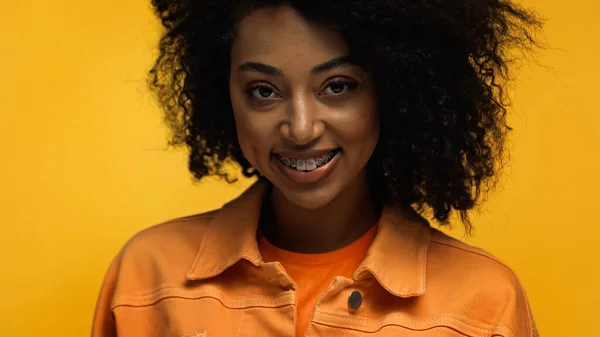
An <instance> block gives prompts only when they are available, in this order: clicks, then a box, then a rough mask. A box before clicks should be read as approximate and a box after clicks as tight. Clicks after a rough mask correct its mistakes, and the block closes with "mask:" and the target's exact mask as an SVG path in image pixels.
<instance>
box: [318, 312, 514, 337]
mask: <svg viewBox="0 0 600 337" xmlns="http://www.w3.org/2000/svg"><path fill="white" fill-rule="evenodd" d="M317 312H318V313H319V314H320V315H323V316H330V317H333V318H340V319H344V320H349V321H355V322H360V321H362V322H363V323H362V324H357V325H355V326H351V327H347V328H350V329H359V330H361V327H362V329H364V330H366V329H365V327H366V326H367V325H369V326H372V327H375V329H373V328H371V329H369V331H371V330H374V331H379V330H381V329H382V328H383V327H385V326H389V325H398V326H403V327H406V328H409V329H416V327H414V326H413V327H411V326H409V325H406V324H401V323H398V322H392V319H390V318H401V319H403V320H405V321H407V322H412V323H421V324H423V325H425V326H426V327H425V328H420V329H418V330H423V329H430V328H434V327H442V326H446V327H450V328H453V329H456V330H458V331H460V332H461V333H464V332H465V331H462V330H461V329H460V327H459V326H457V324H455V323H452V321H455V322H458V323H460V324H462V325H464V326H467V327H469V328H471V329H473V330H476V331H479V332H481V333H483V334H484V335H480V336H482V337H483V336H485V334H488V333H494V332H498V331H501V332H506V333H508V336H507V337H509V336H510V337H513V336H515V334H514V333H513V331H512V329H510V328H509V327H508V326H506V325H504V324H497V325H495V326H494V328H482V327H479V326H477V325H474V324H472V323H468V322H466V321H464V320H463V319H461V318H458V317H456V316H452V315H442V316H435V317H434V318H429V319H419V318H414V317H410V316H408V315H404V314H400V313H394V314H390V315H388V316H387V317H386V318H384V319H382V320H373V319H367V318H362V317H348V316H344V315H340V314H334V313H328V312H323V311H318V310H317ZM315 322H316V323H318V324H324V325H328V324H326V323H325V322H322V321H319V320H317V321H315Z"/></svg>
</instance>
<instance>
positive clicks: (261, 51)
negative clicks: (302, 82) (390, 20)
mask: <svg viewBox="0 0 600 337" xmlns="http://www.w3.org/2000/svg"><path fill="white" fill-rule="evenodd" d="M347 52H348V47H347V44H346V42H345V41H344V40H343V38H342V37H341V35H340V34H339V33H338V32H336V31H335V30H334V29H333V28H331V27H328V26H325V25H323V24H318V23H315V22H312V21H309V20H307V19H306V18H304V17H302V16H301V15H300V13H298V12H297V11H296V10H295V9H293V8H292V7H290V6H287V5H286V6H280V7H266V8H260V9H257V10H255V11H253V12H252V13H251V14H250V15H248V16H246V17H245V18H244V19H242V21H241V22H240V25H239V27H238V32H237V35H236V38H235V39H234V42H233V46H232V55H231V56H232V63H242V62H245V61H248V60H256V61H261V62H265V63H269V64H272V65H275V66H281V67H285V65H288V66H291V65H304V66H305V67H312V66H313V65H314V64H316V63H320V62H323V61H327V60H330V59H332V58H335V57H340V56H343V55H346V54H347ZM306 62H309V63H310V64H306Z"/></svg>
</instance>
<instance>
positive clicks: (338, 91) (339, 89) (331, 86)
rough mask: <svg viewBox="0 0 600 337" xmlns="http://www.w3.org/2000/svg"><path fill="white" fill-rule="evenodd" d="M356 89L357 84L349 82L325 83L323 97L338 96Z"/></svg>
mask: <svg viewBox="0 0 600 337" xmlns="http://www.w3.org/2000/svg"><path fill="white" fill-rule="evenodd" d="M357 87H358V83H357V82H354V81H350V80H342V79H335V80H332V81H330V82H329V83H327V87H326V88H325V90H324V91H323V92H324V93H325V95H331V96H339V95H344V94H346V93H348V92H350V91H353V90H354V89H356V88H357Z"/></svg>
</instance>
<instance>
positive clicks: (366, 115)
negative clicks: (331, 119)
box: [338, 102, 380, 151]
mask: <svg viewBox="0 0 600 337" xmlns="http://www.w3.org/2000/svg"><path fill="white" fill-rule="evenodd" d="M347 116H348V118H347V119H346V120H345V121H344V122H343V123H342V122H340V124H338V125H344V138H345V139H346V141H347V143H348V144H349V145H353V146H357V147H362V148H364V150H365V151H372V149H371V148H372V147H374V146H375V144H376V143H377V140H378V139H379V131H380V119H379V112H378V110H377V106H376V105H375V104H374V103H371V102H368V103H365V104H361V105H357V107H356V109H355V110H354V111H352V112H350V113H348V114H347Z"/></svg>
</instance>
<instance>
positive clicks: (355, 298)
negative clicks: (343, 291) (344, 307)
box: [348, 290, 362, 310]
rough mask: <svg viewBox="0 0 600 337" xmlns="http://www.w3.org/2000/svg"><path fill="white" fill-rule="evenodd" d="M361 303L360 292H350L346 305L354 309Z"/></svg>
mask: <svg viewBox="0 0 600 337" xmlns="http://www.w3.org/2000/svg"><path fill="white" fill-rule="evenodd" d="M361 304H362V295H361V293H360V292H358V291H356V290H355V291H353V292H352V294H350V297H348V306H349V307H350V308H352V309H354V310H356V309H358V308H360V305H361Z"/></svg>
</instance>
